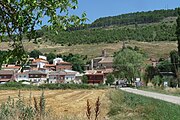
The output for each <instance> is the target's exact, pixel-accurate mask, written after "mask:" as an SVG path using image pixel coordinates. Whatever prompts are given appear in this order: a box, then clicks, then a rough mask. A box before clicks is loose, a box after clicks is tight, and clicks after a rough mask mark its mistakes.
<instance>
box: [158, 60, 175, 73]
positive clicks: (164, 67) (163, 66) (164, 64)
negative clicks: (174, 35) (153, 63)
mask: <svg viewBox="0 0 180 120" xmlns="http://www.w3.org/2000/svg"><path fill="white" fill-rule="evenodd" d="M157 68H158V69H159V71H160V72H172V63H171V62H170V61H169V60H164V61H161V62H160V63H159V64H158V66H157Z"/></svg>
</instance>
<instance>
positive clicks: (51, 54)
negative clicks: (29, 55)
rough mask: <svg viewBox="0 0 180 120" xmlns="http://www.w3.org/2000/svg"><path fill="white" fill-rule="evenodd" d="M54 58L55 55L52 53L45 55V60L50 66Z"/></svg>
mask: <svg viewBox="0 0 180 120" xmlns="http://www.w3.org/2000/svg"><path fill="white" fill-rule="evenodd" d="M55 58H56V55H55V54H54V53H52V52H50V53H49V54H47V60H48V62H49V63H50V64H52V63H53V59H55Z"/></svg>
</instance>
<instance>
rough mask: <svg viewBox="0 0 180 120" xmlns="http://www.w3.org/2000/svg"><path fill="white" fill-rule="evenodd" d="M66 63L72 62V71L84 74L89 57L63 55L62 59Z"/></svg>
mask: <svg viewBox="0 0 180 120" xmlns="http://www.w3.org/2000/svg"><path fill="white" fill-rule="evenodd" d="M61 58H62V59H63V60H64V61H67V62H70V63H71V64H72V69H73V70H75V71H79V72H81V73H82V72H83V71H84V66H85V64H86V61H87V56H83V55H79V54H71V53H70V54H69V55H63V56H62V57H61Z"/></svg>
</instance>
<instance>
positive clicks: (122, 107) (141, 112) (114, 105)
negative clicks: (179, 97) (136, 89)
mask: <svg viewBox="0 0 180 120" xmlns="http://www.w3.org/2000/svg"><path fill="white" fill-rule="evenodd" d="M110 100H111V101H112V102H111V105H110V106H111V107H110V111H109V113H108V115H109V118H110V119H112V120H120V119H123V120H178V119H179V118H180V111H179V109H180V106H179V105H175V104H172V103H168V102H165V101H161V100H156V99H153V98H148V97H144V96H140V95H135V94H131V93H127V92H122V91H120V90H116V91H112V92H111V93H110Z"/></svg>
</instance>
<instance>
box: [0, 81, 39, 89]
mask: <svg viewBox="0 0 180 120" xmlns="http://www.w3.org/2000/svg"><path fill="white" fill-rule="evenodd" d="M6 89H7V90H8V89H9V90H19V89H21V90H23V89H26V90H30V89H37V90H38V89H39V88H38V86H33V85H25V84H22V83H21V82H8V83H6V84H0V90H6Z"/></svg>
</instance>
